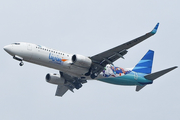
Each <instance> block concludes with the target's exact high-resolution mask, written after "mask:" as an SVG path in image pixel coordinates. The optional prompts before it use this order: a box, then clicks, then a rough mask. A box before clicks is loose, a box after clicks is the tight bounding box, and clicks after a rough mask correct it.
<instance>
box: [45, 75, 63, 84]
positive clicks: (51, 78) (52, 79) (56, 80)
mask: <svg viewBox="0 0 180 120" xmlns="http://www.w3.org/2000/svg"><path fill="white" fill-rule="evenodd" d="M46 81H47V82H48V83H52V84H56V85H59V84H62V85H63V84H65V79H64V78H63V77H61V75H60V74H55V73H54V74H53V73H48V74H47V75H46Z"/></svg>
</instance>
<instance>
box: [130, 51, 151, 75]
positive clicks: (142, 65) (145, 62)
mask: <svg viewBox="0 0 180 120" xmlns="http://www.w3.org/2000/svg"><path fill="white" fill-rule="evenodd" d="M153 57H154V51H152V50H149V51H148V52H147V53H146V55H144V57H143V58H142V59H141V60H140V61H139V63H138V64H137V65H136V66H135V67H134V68H133V70H132V71H135V72H140V73H146V74H149V73H151V70H152V63H153Z"/></svg>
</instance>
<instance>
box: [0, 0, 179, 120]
mask: <svg viewBox="0 0 180 120" xmlns="http://www.w3.org/2000/svg"><path fill="white" fill-rule="evenodd" d="M179 5H180V2H179V0H158V1H157V0H151V1H145V0H53V1H50V0H1V1H0V43H1V44H0V47H1V51H0V52H1V63H0V66H1V67H0V69H1V74H0V77H1V82H0V83H1V84H0V119H1V120H56V119H61V120H72V119H75V120H110V119H111V120H120V119H122V120H132V119H134V120H170V119H171V120H179V119H180V114H179V113H180V93H179V92H180V79H179V77H178V75H179V73H180V70H179V68H178V69H175V70H174V71H172V72H170V73H168V74H166V75H164V76H162V77H160V78H158V79H157V80H156V81H154V83H153V84H152V85H148V86H146V87H145V88H143V89H142V90H141V91H140V92H138V93H137V92H135V87H134V86H130V87H129V86H117V85H111V84H107V83H103V82H99V81H88V83H87V84H84V85H83V87H82V88H81V89H80V90H75V93H71V92H70V91H68V92H67V93H66V94H65V95H64V96H63V97H62V98H61V97H56V96H54V95H55V91H56V86H55V85H52V84H49V83H47V82H46V81H45V76H46V74H47V73H58V71H57V70H53V69H50V68H46V67H42V66H38V65H34V64H31V63H27V62H25V65H24V66H23V67H20V66H19V62H18V61H16V60H14V59H12V57H11V56H10V55H9V54H7V53H6V52H5V51H4V50H3V46H5V45H8V44H11V43H14V42H19V41H20V42H30V43H35V44H39V45H44V46H47V47H50V48H54V49H58V50H61V51H64V52H68V53H73V54H74V53H77V54H82V55H85V56H93V55H95V54H97V53H100V52H103V51H105V50H107V49H110V48H112V47H115V46H117V45H120V44H123V43H124V42H127V41H129V40H132V39H134V38H136V37H139V36H141V35H144V34H145V33H147V32H149V31H151V30H152V29H153V28H154V26H155V25H156V24H157V23H158V22H160V26H159V29H158V32H157V34H156V35H154V36H153V37H151V38H149V39H147V40H146V41H144V42H142V43H140V44H138V45H137V46H135V47H133V48H131V49H129V52H128V53H127V54H126V55H125V60H123V59H119V60H118V61H116V62H115V65H116V66H119V67H124V68H129V67H134V66H135V65H136V63H138V61H139V60H140V59H141V58H142V57H143V55H144V54H145V53H146V52H147V51H148V50H149V49H151V50H154V51H155V57H154V63H153V70H152V71H153V72H156V71H159V70H162V69H165V68H168V67H172V66H180V63H179V61H180V50H179V44H180V42H179V41H180V36H179V34H180V14H179V11H180V7H179Z"/></svg>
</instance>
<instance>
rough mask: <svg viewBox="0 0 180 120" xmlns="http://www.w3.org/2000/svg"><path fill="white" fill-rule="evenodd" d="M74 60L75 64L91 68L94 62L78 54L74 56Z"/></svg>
mask: <svg viewBox="0 0 180 120" xmlns="http://www.w3.org/2000/svg"><path fill="white" fill-rule="evenodd" d="M72 62H73V64H75V65H77V66H80V67H84V68H90V67H91V64H92V60H91V59H90V58H88V57H86V56H83V55H78V54H76V55H73V56H72Z"/></svg>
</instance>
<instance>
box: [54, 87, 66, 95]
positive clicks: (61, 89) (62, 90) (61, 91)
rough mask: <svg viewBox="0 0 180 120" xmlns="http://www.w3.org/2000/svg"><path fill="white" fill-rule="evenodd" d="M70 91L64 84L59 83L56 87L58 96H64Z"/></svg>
mask: <svg viewBox="0 0 180 120" xmlns="http://www.w3.org/2000/svg"><path fill="white" fill-rule="evenodd" d="M67 91H68V88H67V87H66V86H64V85H58V86H57V89H56V96H61V97H62V96H63V95H64V94H65V93H66V92H67Z"/></svg>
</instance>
